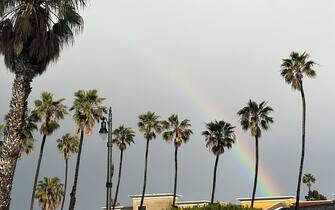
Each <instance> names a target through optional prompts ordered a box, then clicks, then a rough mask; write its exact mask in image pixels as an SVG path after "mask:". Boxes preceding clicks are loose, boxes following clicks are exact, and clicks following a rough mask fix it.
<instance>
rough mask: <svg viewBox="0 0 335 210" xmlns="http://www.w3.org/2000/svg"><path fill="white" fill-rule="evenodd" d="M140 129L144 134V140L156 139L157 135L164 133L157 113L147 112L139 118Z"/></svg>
mask: <svg viewBox="0 0 335 210" xmlns="http://www.w3.org/2000/svg"><path fill="white" fill-rule="evenodd" d="M138 118H139V120H140V121H139V122H138V128H139V130H140V132H142V133H143V135H144V138H146V139H147V140H152V139H155V138H156V133H161V132H162V131H163V125H162V122H161V121H159V120H158V119H159V116H158V115H156V113H155V112H147V113H146V114H142V115H140V116H139V117H138Z"/></svg>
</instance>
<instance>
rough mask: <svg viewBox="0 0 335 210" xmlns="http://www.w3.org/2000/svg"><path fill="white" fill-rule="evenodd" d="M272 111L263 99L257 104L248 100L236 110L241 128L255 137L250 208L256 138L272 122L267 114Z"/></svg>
mask: <svg viewBox="0 0 335 210" xmlns="http://www.w3.org/2000/svg"><path fill="white" fill-rule="evenodd" d="M272 111H273V109H272V108H271V107H270V106H267V103H266V102H265V101H263V102H261V103H260V104H257V103H256V102H254V101H252V100H249V103H248V104H247V106H245V107H243V108H242V109H240V110H239V111H238V113H237V114H238V115H239V118H240V123H241V126H242V129H243V130H250V132H251V136H253V137H254V138H255V150H256V151H255V154H256V161H255V177H254V187H253V191H252V199H251V208H253V207H254V200H255V195H256V187H257V177H258V162H259V160H258V153H259V152H258V139H259V138H261V136H262V129H263V130H265V131H266V130H268V129H269V127H270V124H271V123H273V118H272V117H270V116H269V114H270V113H271V112H272Z"/></svg>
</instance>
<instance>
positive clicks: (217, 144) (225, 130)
mask: <svg viewBox="0 0 335 210" xmlns="http://www.w3.org/2000/svg"><path fill="white" fill-rule="evenodd" d="M206 127H207V130H206V131H203V132H202V135H203V136H204V137H205V138H206V139H205V140H206V142H207V144H206V147H208V148H210V149H211V150H212V152H213V153H214V154H215V155H220V154H223V153H224V151H225V148H227V149H231V148H232V146H233V144H234V143H235V139H236V136H235V133H234V128H235V127H233V126H232V125H231V124H230V123H227V122H225V121H223V120H221V121H214V122H209V123H207V124H206Z"/></svg>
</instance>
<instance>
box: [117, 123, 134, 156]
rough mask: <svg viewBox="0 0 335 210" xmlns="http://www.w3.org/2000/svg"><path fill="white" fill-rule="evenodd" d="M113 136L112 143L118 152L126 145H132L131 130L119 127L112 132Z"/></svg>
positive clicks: (132, 135)
mask: <svg viewBox="0 0 335 210" xmlns="http://www.w3.org/2000/svg"><path fill="white" fill-rule="evenodd" d="M113 135H114V136H115V137H114V139H113V142H114V143H115V144H116V145H117V146H118V147H119V149H120V150H125V149H127V145H130V144H131V143H134V137H135V132H134V130H133V129H132V128H126V127H124V126H123V125H121V126H119V127H118V128H116V129H115V130H114V131H113Z"/></svg>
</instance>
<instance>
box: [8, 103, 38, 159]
mask: <svg viewBox="0 0 335 210" xmlns="http://www.w3.org/2000/svg"><path fill="white" fill-rule="evenodd" d="M8 119H9V116H8V115H6V116H5V122H7V120H8ZM38 121H39V118H38V116H36V114H34V113H32V111H31V110H30V109H28V110H27V112H26V113H25V115H24V120H23V123H24V125H23V129H22V145H21V150H20V155H19V160H22V159H23V156H24V154H26V155H30V154H32V153H33V151H34V147H35V139H34V136H33V132H34V131H35V130H37V129H38V127H37V122H38ZM3 128H5V124H4V125H3ZM3 132H4V131H3Z"/></svg>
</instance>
